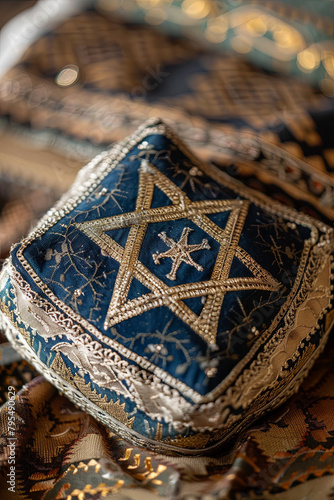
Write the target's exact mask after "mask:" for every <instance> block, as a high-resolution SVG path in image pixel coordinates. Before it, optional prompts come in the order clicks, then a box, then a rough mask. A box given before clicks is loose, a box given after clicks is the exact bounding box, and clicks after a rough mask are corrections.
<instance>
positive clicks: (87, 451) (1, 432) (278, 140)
mask: <svg viewBox="0 0 334 500" xmlns="http://www.w3.org/2000/svg"><path fill="white" fill-rule="evenodd" d="M18 3H19V2H0V19H1V20H2V19H5V17H4V15H5V14H4V12H8V13H7V14H6V17H7V18H9V17H10V15H9V10H8V8H9V4H16V5H15V10H16V7H17V4H18ZM116 3H117V4H118V2H114V5H116ZM142 3H143V4H144V3H145V2H142ZM263 3H265V2H263ZM276 3H279V2H276ZM21 4H24V6H28V4H29V6H30V3H29V2H21ZM108 4H109V6H108ZM308 4H310V2H308ZM326 4H330V5H331V4H332V2H321V5H322V7H323V8H324V11H323V12H325V13H326V7H327V6H326ZM110 5H111V0H110V1H109V0H108V1H107V2H104V9H103V10H102V7H103V6H102V2H99V3H98V5H97V7H96V9H95V10H91V11H88V12H82V13H81V14H78V15H76V16H74V17H72V18H70V19H68V20H66V21H64V22H62V23H60V24H59V26H58V27H57V28H55V29H53V30H51V31H49V32H48V33H46V34H45V35H43V36H41V38H40V39H39V40H38V41H37V42H35V43H34V44H33V45H32V46H31V47H30V49H29V50H28V51H27V52H26V53H25V55H24V56H23V58H22V60H21V61H20V62H19V63H18V64H16V65H15V66H14V67H13V68H12V69H11V70H10V71H9V73H7V74H6V75H5V76H4V77H3V78H2V80H1V81H0V259H4V258H5V257H6V256H7V255H8V251H9V248H10V245H11V244H12V243H13V242H14V241H18V240H19V239H20V238H21V237H22V236H23V235H24V234H25V233H26V232H27V231H28V230H29V229H30V227H31V225H32V224H33V223H34V221H35V220H36V219H37V218H38V217H40V216H41V215H42V214H43V213H44V212H45V211H46V210H47V209H48V208H49V207H50V206H51V205H52V204H53V203H54V201H55V200H56V199H57V198H59V196H60V195H61V194H62V193H63V192H64V191H65V190H66V189H67V188H68V187H69V185H70V184H71V182H72V181H73V179H74V177H75V174H76V172H77V171H78V170H79V168H80V167H81V166H82V165H84V164H85V163H86V162H87V160H89V159H90V158H92V157H93V156H94V155H95V154H96V153H97V152H99V151H101V150H102V149H104V148H105V147H106V146H107V145H109V144H110V143H113V142H115V141H117V140H119V139H121V138H123V137H125V136H126V135H127V134H128V133H129V132H131V131H133V130H134V129H135V128H136V127H137V126H138V125H139V124H141V123H142V122H143V121H144V120H145V119H147V118H148V117H150V116H160V117H161V118H163V119H165V120H166V121H167V122H168V123H170V124H171V125H172V126H173V127H174V128H175V129H176V130H177V131H178V133H179V134H180V136H181V137H182V138H183V139H184V140H185V141H187V142H188V144H189V145H190V147H191V148H193V149H194V150H195V151H196V152H197V154H198V155H199V156H200V157H201V158H202V159H203V160H209V161H212V162H214V163H215V164H216V165H218V166H219V167H220V168H222V169H223V170H225V171H226V172H227V173H228V174H229V175H231V176H233V177H237V178H238V179H240V180H242V181H243V182H244V183H246V184H247V185H249V186H251V187H253V188H255V189H257V190H259V191H263V192H265V193H266V194H267V195H269V196H271V197H272V198H273V199H277V200H279V201H281V202H283V203H285V204H287V205H291V206H295V207H296V208H297V209H299V210H301V211H304V212H305V213H309V214H311V215H313V216H315V217H317V218H318V219H321V220H323V221H325V222H327V223H330V224H333V220H334V175H333V171H334V141H333V134H332V130H333V114H334V104H333V99H332V98H331V97H329V96H328V95H324V93H323V92H322V91H321V90H319V88H315V87H312V86H311V85H310V84H309V83H307V82H306V81H305V79H294V78H292V77H289V76H286V75H284V74H279V73H278V74H277V73H275V74H274V73H271V72H269V71H268V70H263V69H261V68H259V67H257V66H254V65H252V64H251V63H250V62H249V60H246V59H244V58H241V57H240V53H239V55H238V56H235V55H233V54H231V53H230V52H229V53H227V52H224V50H223V49H222V50H221V51H220V52H219V53H218V52H217V51H216V50H212V49H211V48H208V47H205V46H204V45H201V44H197V43H196V44H195V43H194V42H193V39H188V38H186V37H181V36H180V34H179V37H174V36H170V35H169V34H166V32H162V30H161V29H160V28H159V26H158V27H154V26H152V23H151V25H150V26H147V25H144V24H143V25H142V24H131V25H130V24H127V22H126V21H124V20H120V19H121V13H120V12H118V11H117V9H111V8H110ZM123 5H124V4H123ZM106 7H107V14H105V13H106ZM331 8H332V6H331ZM13 9H14V6H13ZM15 13H16V12H15ZM13 14H14V12H13ZM325 17H326V15H325ZM123 19H124V17H123ZM309 19H310V18H309ZM326 23H327V26H329V28H328V29H329V30H332V31H333V21H332V18H331V17H330V16H327V18H326ZM309 24H310V22H309ZM304 61H305V59H304ZM254 62H255V60H253V63H254ZM262 66H263V65H262ZM327 66H328V68H330V67H331V66H330V59H327ZM305 75H306V73H305ZM317 78H318V77H317ZM327 94H328V93H327ZM0 342H1V343H0V404H1V407H0V492H1V493H0V496H1V499H3V500H42V499H45V500H56V499H67V500H88V499H89V500H98V499H102V498H107V499H111V498H115V499H117V500H119V499H124V500H125V499H136V500H141V499H145V500H149V499H151V498H152V499H154V498H166V499H171V498H172V499H174V498H175V499H183V500H192V499H198V500H199V499H202V498H203V499H205V500H213V499H215V500H218V499H219V500H223V499H247V498H250V499H251V498H257V499H278V500H290V499H291V500H292V499H293V500H295V499H304V498H305V499H310V500H313V499H320V500H321V499H325V500H330V499H332V498H333V496H334V372H333V363H332V359H333V355H334V345H333V340H331V341H330V343H329V345H328V346H327V347H326V349H325V352H324V353H323V355H322V356H321V358H320V359H319V361H318V363H317V364H316V366H315V367H314V368H313V370H312V371H311V373H310V375H309V377H308V379H307V380H306V382H305V383H304V384H303V386H302V388H301V390H300V391H299V393H298V394H297V395H296V396H295V397H294V398H292V399H291V400H290V401H289V402H288V403H286V404H284V405H283V406H282V407H281V408H280V409H279V410H278V411H276V412H275V413H273V414H271V415H269V416H268V417H267V418H266V419H265V420H263V421H259V422H257V423H256V424H255V425H253V426H252V427H251V428H250V429H248V430H247V431H244V432H243V433H242V434H240V436H239V439H238V441H237V442H233V443H230V445H229V446H227V447H226V448H225V449H224V450H222V451H221V452H220V454H218V455H217V456H215V457H205V458H201V459H199V458H192V459H190V458H188V459H185V458H175V457H166V456H154V455H152V454H150V453H149V452H148V451H147V450H140V449H137V448H134V447H133V446H131V445H129V444H128V443H126V442H124V441H123V440H121V439H119V438H118V437H117V436H115V435H113V434H112V433H111V432H110V431H109V430H108V429H106V428H105V427H104V426H102V425H101V424H99V423H97V422H96V421H94V420H93V419H92V418H91V417H89V416H88V415H87V414H85V413H83V412H81V411H80V410H78V409H77V408H75V407H74V406H73V405H72V403H70V402H69V401H68V400H67V399H66V398H65V397H64V396H62V395H60V394H59V393H58V392H57V391H56V389H54V388H53V387H52V386H51V385H50V384H49V383H48V382H46V381H45V380H44V379H43V377H41V376H39V375H38V374H37V373H36V371H35V369H34V368H33V367H31V366H30V365H29V364H28V363H27V362H25V361H22V360H21V359H20V358H19V356H18V355H17V353H15V351H14V350H13V349H12V348H11V347H10V346H9V345H8V343H7V342H6V339H5V338H4V337H0ZM14 394H15V399H13V398H12V396H13V395H14ZM7 400H8V401H7ZM6 401H7V402H6ZM11 401H14V403H15V404H14V405H13V403H12V402H11ZM11 408H14V412H15V417H16V420H15V422H16V437H17V441H16V442H15V451H16V471H15V475H16V478H15V481H16V485H17V487H16V492H15V493H11V492H9V491H8V489H7V488H8V483H7V481H8V480H9V477H8V476H7V474H8V473H9V467H10V464H9V460H10V454H11V449H13V447H12V448H10V447H9V443H10V440H9V437H10V435H9V434H8V433H9V429H10V428H9V426H8V416H9V415H10V414H9V413H8V412H9V410H10V409H11ZM120 412H122V408H121V407H120Z"/></svg>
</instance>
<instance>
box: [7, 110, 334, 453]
mask: <svg viewBox="0 0 334 500" xmlns="http://www.w3.org/2000/svg"><path fill="white" fill-rule="evenodd" d="M332 250H333V230H332V229H331V228H329V227H328V226H326V225H325V224H323V223H322V222H320V221H317V220H315V219H312V218H310V217H308V216H306V215H304V214H298V213H297V212H296V211H295V210H293V209H291V208H287V207H285V206H282V205H280V204H278V203H274V202H271V201H270V200H269V199H268V198H266V197H265V196H264V195H262V194H261V195H260V194H257V193H256V192H254V191H252V190H250V189H248V188H245V187H243V186H242V185H241V184H239V183H238V182H237V181H235V180H233V179H230V178H228V177H227V176H226V175H225V174H223V173H222V172H221V171H220V170H218V169H215V168H214V167H212V166H207V165H205V164H204V163H201V162H199V161H198V160H197V159H196V158H195V157H193V155H192V154H191V153H190V152H189V151H188V150H187V149H186V147H185V146H184V145H183V144H182V143H181V142H180V141H179V140H178V138H177V137H176V136H175V135H174V133H173V132H172V131H171V130H170V129H168V128H167V127H166V126H165V125H164V124H163V123H162V122H160V121H159V120H156V119H155V120H151V121H150V122H148V123H147V124H146V125H144V126H143V127H141V128H140V129H139V130H138V132H137V133H136V134H135V135H133V136H130V137H129V138H128V139H126V140H125V141H123V142H122V143H120V144H118V145H116V146H115V147H114V148H113V149H111V150H110V151H108V152H105V153H102V154H101V155H99V156H98V157H96V158H95V159H94V160H93V161H92V162H91V163H90V164H88V165H87V167H85V168H84V169H83V170H82V171H81V172H80V173H79V175H78V178H77V180H76V182H75V183H74V185H73V186H72V188H71V189H70V191H69V192H68V193H67V194H65V195H64V196H63V198H62V199H61V200H60V202H58V204H57V205H56V206H55V207H54V208H53V209H51V210H50V211H49V212H48V213H47V214H46V216H45V217H44V218H43V219H42V220H41V222H40V223H39V224H38V226H37V227H36V229H35V230H34V231H33V232H32V233H31V234H30V235H29V236H28V237H27V238H26V239H24V240H23V241H22V242H21V243H20V244H18V245H16V246H15V247H14V248H13V250H12V252H11V257H10V260H9V261H8V263H7V265H5V266H4V269H3V271H2V273H1V278H0V297H1V310H2V323H3V326H4V328H5V331H6V334H7V336H8V337H9V338H10V339H11V341H12V343H13V345H14V346H15V347H16V349H17V350H18V351H19V352H20V353H21V354H22V356H23V357H25V358H27V359H28V360H29V361H30V362H32V363H33V364H34V365H35V367H36V368H37V369H38V370H39V371H41V372H42V373H43V374H44V375H45V377H46V378H47V379H48V380H50V381H51V382H52V383H53V384H54V385H56V387H58V389H60V390H61V391H62V392H63V393H64V394H66V395H67V396H68V397H69V398H70V399H71V400H72V401H73V402H75V403H76V404H78V405H79V406H81V407H82V408H83V409H85V410H86V411H88V412H89V413H91V414H92V415H93V416H94V417H95V418H97V419H98V420H100V421H102V422H103V423H105V424H106V425H108V426H109V427H110V428H111V429H112V430H114V431H115V432H117V433H118V434H120V435H121V436H122V437H123V438H126V439H129V440H130V441H131V442H135V443H137V444H145V446H149V447H151V448H153V449H155V450H159V451H160V450H162V451H165V452H175V451H176V452H179V453H196V454H198V453H201V452H203V451H207V450H208V449H212V448H213V447H215V446H217V445H219V444H220V443H222V442H224V441H225V440H227V439H229V438H231V437H232V436H233V435H235V433H236V432H237V431H238V430H239V429H240V428H243V427H245V426H246V425H247V424H249V423H250V422H251V421H252V420H253V419H255V418H257V417H258V416H260V415H262V414H264V412H266V411H267V410H269V409H272V408H274V407H276V406H278V405H279V404H280V403H282V402H283V401H284V400H286V399H287V398H288V397H289V396H290V395H291V394H293V392H294V391H295V390H296V389H298V387H299V384H300V383H301V381H302V380H303V378H304V377H305V376H306V374H307V373H308V371H309V369H310V367H311V366H312V364H313V362H314V360H315V359H316V357H317V355H318V354H319V353H320V352H321V350H322V348H323V347H324V343H325V341H326V339H327V335H328V332H329V329H330V326H331V317H332V315H331V314H330V310H331V307H332V300H333V297H332V289H333V285H332V269H333V262H332Z"/></svg>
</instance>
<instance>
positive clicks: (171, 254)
mask: <svg viewBox="0 0 334 500" xmlns="http://www.w3.org/2000/svg"><path fill="white" fill-rule="evenodd" d="M191 231H193V229H191V228H190V227H185V228H184V229H183V231H182V235H181V238H180V239H179V241H174V240H173V239H172V238H169V237H168V236H167V234H166V233H165V231H163V232H162V233H159V234H158V236H159V238H161V239H162V241H163V242H164V243H166V245H167V246H169V248H170V250H167V251H166V252H161V253H159V252H156V253H154V254H153V255H152V257H153V260H154V264H160V260H161V259H166V258H170V259H172V261H173V265H172V269H171V272H170V273H169V274H166V278H168V279H169V280H172V281H175V280H176V273H177V271H178V269H179V267H180V265H181V263H182V262H185V263H186V264H189V265H190V266H193V267H194V268H195V269H197V271H203V267H202V266H200V265H199V264H197V262H195V261H194V260H193V259H192V258H191V256H190V254H191V253H192V252H197V251H198V250H210V245H209V243H208V240H207V239H203V240H202V243H200V244H197V245H189V244H188V235H189V233H190V232H191Z"/></svg>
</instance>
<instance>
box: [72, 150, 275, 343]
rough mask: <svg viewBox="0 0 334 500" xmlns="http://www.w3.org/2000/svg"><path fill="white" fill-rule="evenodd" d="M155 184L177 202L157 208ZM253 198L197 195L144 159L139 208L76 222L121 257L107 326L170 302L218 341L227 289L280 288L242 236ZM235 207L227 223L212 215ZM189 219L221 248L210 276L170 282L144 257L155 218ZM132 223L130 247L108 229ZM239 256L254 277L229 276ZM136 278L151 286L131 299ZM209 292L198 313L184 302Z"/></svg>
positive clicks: (105, 249)
mask: <svg viewBox="0 0 334 500" xmlns="http://www.w3.org/2000/svg"><path fill="white" fill-rule="evenodd" d="M155 187H157V188H159V189H160V190H161V191H162V192H163V193H164V194H165V195H166V196H167V197H168V198H169V199H170V200H171V202H172V204H171V205H167V206H163V207H158V208H151V204H152V200H153V193H154V189H155ZM248 208H249V202H248V201H247V200H240V199H238V200H202V201H191V200H190V198H188V197H187V196H186V194H185V193H184V192H183V191H182V190H181V189H180V188H179V187H178V186H176V184H174V182H172V181H171V180H170V179H168V178H167V177H166V176H165V175H164V174H162V172H160V171H159V170H158V169H157V168H155V167H154V166H153V165H152V164H150V163H149V162H148V161H147V160H143V161H142V163H141V166H140V169H139V186H138V195H137V202H136V209H135V211H133V212H128V213H124V214H121V215H114V216H111V217H105V218H102V219H95V220H92V221H88V222H82V223H76V224H75V225H76V227H77V228H78V229H79V230H80V231H82V232H83V233H84V234H86V235H87V236H88V237H89V238H90V239H92V240H93V241H94V242H95V243H97V245H99V246H100V248H101V250H102V251H103V253H104V254H107V255H108V256H110V257H111V258H113V259H114V260H116V261H117V262H118V263H119V271H118V274H117V277H116V282H115V286H114V290H113V293H112V298H111V301H110V304H109V308H108V312H107V316H106V319H105V323H104V328H105V329H107V328H109V327H111V326H114V325H116V324H118V323H120V322H122V321H124V320H127V319H130V318H133V317H135V316H138V315H140V314H142V313H143V312H145V311H149V310H151V309H154V308H156V307H161V306H166V307H168V308H169V309H170V310H171V311H172V312H173V313H174V314H175V315H176V316H177V317H179V318H180V319H181V320H182V321H184V323H186V324H187V325H188V326H189V327H190V328H191V329H192V330H193V331H194V332H196V333H197V334H198V335H199V336H200V337H201V338H202V339H204V340H205V341H206V342H207V343H209V344H215V343H216V336H217V330H218V322H219V317H220V313H221V308H222V304H223V301H224V297H225V294H226V293H228V292H232V291H239V290H251V289H260V290H278V288H279V287H280V285H279V283H278V282H277V281H276V280H275V279H274V278H273V277H272V276H271V274H270V273H269V272H268V271H266V270H265V269H263V268H262V267H261V266H260V265H259V264H258V263H257V262H256V261H255V260H254V259H253V257H251V256H250V255H249V254H248V253H247V252H246V251H245V250H243V248H241V247H240V246H239V239H240V236H241V232H242V230H243V227H244V223H245V219H246V216H247V213H248ZM222 212H230V215H229V218H228V221H227V223H226V226H225V228H224V229H222V228H220V227H219V226H217V225H216V224H215V223H214V222H212V221H211V220H210V219H209V217H208V215H210V214H216V213H222ZM180 219H188V220H190V221H192V222H193V223H194V224H195V225H196V226H198V227H199V228H201V229H202V230H203V231H204V232H205V233H206V234H207V235H208V236H209V237H211V238H212V239H213V240H215V241H217V242H218V243H219V251H218V255H217V258H216V261H215V263H214V266H213V270H212V274H211V277H210V279H209V280H207V281H196V282H193V283H186V284H177V282H176V283H175V284H174V283H173V286H169V285H167V284H165V283H164V282H163V281H162V280H161V279H159V278H158V277H157V276H156V275H155V274H154V273H153V272H151V271H150V270H149V269H148V268H147V267H146V266H144V265H143V264H142V263H141V262H140V261H139V259H138V257H139V252H140V250H141V247H142V243H143V240H144V237H145V234H146V230H147V227H148V225H149V224H151V223H156V222H168V221H174V220H180ZM126 227H129V228H130V230H129V234H128V238H127V241H126V244H125V247H123V246H121V245H120V244H119V243H117V242H116V241H114V240H113V239H112V237H111V236H109V235H108V234H106V232H107V231H110V230H112V229H120V228H126ZM234 257H236V258H237V259H238V260H239V261H240V262H242V263H243V265H244V266H246V267H247V269H248V270H249V271H250V272H251V273H252V275H253V276H252V277H240V278H229V274H230V269H231V266H232V261H233V259H234ZM133 278H136V279H137V280H138V281H139V282H140V283H142V284H143V285H144V286H145V287H146V288H148V289H149V290H150V292H149V293H145V294H143V295H142V296H140V297H137V298H134V299H128V295H129V290H130V286H131V283H132V280H133ZM194 297H204V298H205V299H206V300H205V302H204V305H203V308H202V311H201V313H200V314H199V315H197V314H195V313H194V312H193V311H192V310H191V309H190V308H189V307H188V306H187V305H186V303H185V302H184V301H185V300H186V299H190V298H194Z"/></svg>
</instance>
